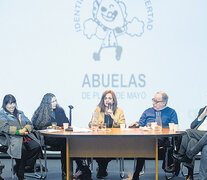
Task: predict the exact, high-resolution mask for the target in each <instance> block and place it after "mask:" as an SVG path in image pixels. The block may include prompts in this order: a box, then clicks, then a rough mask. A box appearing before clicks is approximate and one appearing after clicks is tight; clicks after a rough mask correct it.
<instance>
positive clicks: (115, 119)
mask: <svg viewBox="0 0 207 180" xmlns="http://www.w3.org/2000/svg"><path fill="white" fill-rule="evenodd" d="M95 112H98V122H99V123H106V127H107V128H119V127H120V124H125V118H124V112H123V111H122V110H121V109H120V108H118V107H117V99H116V95H115V93H114V92H113V91H111V90H107V91H105V92H104V93H103V95H102V97H101V100H100V102H99V104H98V107H97V108H96V109H95ZM91 123H92V121H90V123H89V127H91ZM110 160H111V159H108V158H97V159H96V162H97V163H98V173H97V178H98V179H102V178H104V177H106V176H107V175H108V173H107V171H106V170H107V166H108V163H109V161H110Z"/></svg>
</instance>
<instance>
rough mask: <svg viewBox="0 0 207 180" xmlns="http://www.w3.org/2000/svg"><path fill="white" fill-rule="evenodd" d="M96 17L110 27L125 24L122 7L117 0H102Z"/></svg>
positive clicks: (113, 27)
mask: <svg viewBox="0 0 207 180" xmlns="http://www.w3.org/2000/svg"><path fill="white" fill-rule="evenodd" d="M96 17H97V19H98V21H100V22H101V23H102V24H103V25H104V26H106V27H107V28H109V29H115V28H116V27H122V26H124V17H123V13H122V9H121V7H120V5H119V4H118V2H116V1H115V0H102V1H101V3H100V5H99V8H98V11H97V16H96Z"/></svg>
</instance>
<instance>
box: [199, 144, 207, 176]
mask: <svg viewBox="0 0 207 180" xmlns="http://www.w3.org/2000/svg"><path fill="white" fill-rule="evenodd" d="M206 164H207V145H205V146H204V147H203V149H202V154H201V160H200V168H199V180H206V179H207V166H206Z"/></svg>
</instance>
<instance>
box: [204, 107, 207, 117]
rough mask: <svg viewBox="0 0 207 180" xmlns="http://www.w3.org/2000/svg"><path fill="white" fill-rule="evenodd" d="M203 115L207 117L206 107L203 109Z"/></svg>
mask: <svg viewBox="0 0 207 180" xmlns="http://www.w3.org/2000/svg"><path fill="white" fill-rule="evenodd" d="M203 113H204V115H205V116H207V106H206V108H205V109H204V111H203Z"/></svg>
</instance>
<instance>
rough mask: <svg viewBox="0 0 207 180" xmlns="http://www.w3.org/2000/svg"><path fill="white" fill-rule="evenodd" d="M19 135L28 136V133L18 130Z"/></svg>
mask: <svg viewBox="0 0 207 180" xmlns="http://www.w3.org/2000/svg"><path fill="white" fill-rule="evenodd" d="M19 134H20V135H28V132H27V131H26V130H25V129H24V128H23V129H20V130H19Z"/></svg>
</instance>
